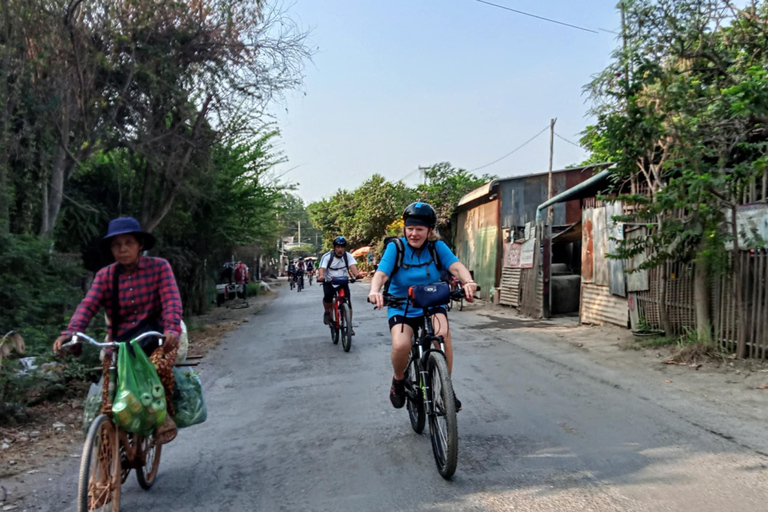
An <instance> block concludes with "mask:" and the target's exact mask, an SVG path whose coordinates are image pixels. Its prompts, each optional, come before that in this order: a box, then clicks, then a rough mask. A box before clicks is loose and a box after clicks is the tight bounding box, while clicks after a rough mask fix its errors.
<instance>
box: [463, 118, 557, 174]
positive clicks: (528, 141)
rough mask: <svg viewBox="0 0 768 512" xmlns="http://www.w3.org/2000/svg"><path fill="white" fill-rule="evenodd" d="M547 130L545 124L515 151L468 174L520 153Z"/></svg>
mask: <svg viewBox="0 0 768 512" xmlns="http://www.w3.org/2000/svg"><path fill="white" fill-rule="evenodd" d="M547 130H549V124H547V126H545V127H544V128H543V129H542V130H541V131H540V132H539V133H537V134H536V135H534V136H533V137H531V138H530V139H528V140H527V141H525V142H523V143H522V144H520V145H519V146H517V147H516V148H515V149H513V150H512V151H510V152H509V153H507V154H506V155H504V156H502V157H501V158H497V159H496V160H494V161H493V162H490V163H487V164H485V165H481V166H480V167H475V168H474V169H470V171H469V172H475V171H479V170H480V169H485V168H486V167H489V166H491V165H493V164H495V163H497V162H501V161H502V160H504V159H505V158H507V157H508V156H512V155H513V154H514V153H516V152H518V151H520V150H521V149H523V148H524V147H525V146H527V145H528V144H529V143H531V142H533V141H534V140H535V139H536V138H537V137H538V136H539V135H541V134H542V133H544V132H545V131H547Z"/></svg>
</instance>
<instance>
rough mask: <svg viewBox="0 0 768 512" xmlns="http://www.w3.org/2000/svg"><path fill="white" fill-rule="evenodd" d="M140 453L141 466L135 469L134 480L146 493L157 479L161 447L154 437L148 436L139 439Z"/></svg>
mask: <svg viewBox="0 0 768 512" xmlns="http://www.w3.org/2000/svg"><path fill="white" fill-rule="evenodd" d="M139 446H140V447H141V448H140V449H141V452H140V454H139V456H140V457H141V465H140V466H139V467H138V468H136V480H138V481H139V485H140V486H141V488H142V489H144V490H145V491H148V490H149V489H150V488H151V487H152V485H154V483H155V478H157V470H158V469H160V454H161V453H162V449H163V445H161V444H159V443H158V442H157V439H155V436H154V435H153V434H150V435H149V436H147V437H143V438H141V443H140V445H139Z"/></svg>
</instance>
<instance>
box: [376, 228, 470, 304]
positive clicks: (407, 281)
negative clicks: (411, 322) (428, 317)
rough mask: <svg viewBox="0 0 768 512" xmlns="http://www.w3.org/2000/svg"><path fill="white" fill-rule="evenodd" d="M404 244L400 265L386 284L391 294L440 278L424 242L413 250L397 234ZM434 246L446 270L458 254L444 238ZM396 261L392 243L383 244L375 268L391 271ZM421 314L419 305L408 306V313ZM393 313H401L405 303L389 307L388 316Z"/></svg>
mask: <svg viewBox="0 0 768 512" xmlns="http://www.w3.org/2000/svg"><path fill="white" fill-rule="evenodd" d="M400 240H402V241H403V244H404V245H405V254H403V264H404V265H403V266H401V267H400V269H398V271H397V272H396V273H395V275H394V276H393V277H392V282H391V284H390V285H389V293H390V294H392V295H394V296H395V297H406V296H408V288H409V287H411V286H418V285H422V284H432V283H437V282H439V281H440V271H439V270H437V264H435V262H434V260H432V255H431V254H430V253H429V248H427V244H424V247H423V248H422V249H421V251H416V250H415V249H413V247H411V246H410V245H408V242H407V241H406V239H405V238H401V239H400ZM435 250H436V251H437V255H438V256H439V258H440V265H441V266H442V268H443V270H448V269H449V268H450V266H451V265H453V264H454V263H456V262H457V261H459V258H457V257H456V255H455V254H453V253H452V252H451V250H450V249H449V248H448V246H447V245H445V242H443V241H442V240H438V241H437V242H435ZM396 261H397V246H395V244H394V243H389V244H387V248H386V250H385V251H384V255H383V256H382V257H381V261H380V262H379V268H378V269H379V270H381V271H382V272H384V273H385V274H387V276H388V277H389V276H391V275H392V271H393V270H394V268H395V262H396ZM427 262H429V265H424V266H421V267H417V266H412V267H410V268H406V267H405V265H419V264H424V263H427ZM423 314H424V310H423V309H421V308H414V307H413V306H409V307H408V317H416V316H421V315H423ZM395 315H405V306H402V307H400V308H389V318H392V317H393V316H395Z"/></svg>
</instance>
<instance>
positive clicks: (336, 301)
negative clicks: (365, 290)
mask: <svg viewBox="0 0 768 512" xmlns="http://www.w3.org/2000/svg"><path fill="white" fill-rule="evenodd" d="M347 300H348V298H347V295H346V294H345V293H344V288H338V289H337V290H336V295H334V297H333V319H334V321H335V322H336V328H337V329H341V315H340V314H339V306H341V305H342V304H344V303H345V302H347Z"/></svg>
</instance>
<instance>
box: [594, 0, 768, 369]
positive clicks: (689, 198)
mask: <svg viewBox="0 0 768 512" xmlns="http://www.w3.org/2000/svg"><path fill="white" fill-rule="evenodd" d="M767 36H768V5H767V4H765V3H762V4H760V5H756V4H753V5H752V6H750V7H748V8H746V9H744V10H739V9H736V8H734V7H733V6H732V5H731V4H730V2H728V1H716V0H675V1H672V0H636V1H633V2H631V3H628V4H627V11H626V25H625V37H626V39H627V41H628V44H627V45H626V47H623V48H621V49H619V50H617V51H616V52H615V54H614V59H613V62H612V64H611V65H610V66H609V67H608V68H607V69H606V70H605V71H603V73H601V74H600V75H598V76H597V77H596V78H595V80H594V81H593V82H592V83H591V84H590V85H589V86H588V90H589V91H590V92H591V93H592V96H593V99H594V100H595V108H594V109H593V112H594V113H595V114H596V116H597V123H596V124H595V125H594V126H591V127H589V128H588V129H587V131H586V134H585V137H584V139H583V141H584V142H585V144H587V145H588V147H590V148H591V149H592V150H593V153H594V154H595V155H599V156H597V158H598V159H608V160H610V161H614V162H616V166H615V167H614V168H613V172H614V177H615V179H616V182H617V184H619V186H620V187H621V186H622V185H624V188H626V187H627V186H628V187H629V191H628V193H624V194H621V195H620V196H619V197H618V199H621V200H623V201H624V202H625V203H628V204H631V205H633V206H634V213H633V214H632V215H629V216H626V217H624V218H622V219H620V220H627V221H633V222H643V223H648V225H649V236H648V237H647V238H644V239H632V240H631V241H630V240H625V241H623V242H622V243H621V244H620V249H619V251H618V252H617V255H616V256H617V257H620V258H628V257H632V256H633V255H636V254H640V253H645V252H646V251H650V253H651V256H650V258H649V259H648V260H647V261H646V262H645V263H644V264H643V267H645V268H652V267H655V266H658V265H662V264H664V263H665V262H667V261H670V260H682V261H690V260H694V261H695V262H696V276H695V280H694V282H695V288H696V292H695V294H694V296H695V299H696V312H697V331H698V336H699V338H700V339H701V340H703V341H706V340H709V339H710V333H711V325H710V321H709V291H708V290H707V283H708V280H709V275H710V274H711V273H713V272H715V273H717V272H725V271H728V267H727V265H726V264H724V262H726V261H727V257H726V254H725V253H726V243H727V242H729V241H731V242H736V243H737V236H736V235H737V233H736V231H735V230H736V225H735V206H736V204H737V203H738V201H739V198H741V197H742V195H743V194H744V191H745V190H746V188H747V187H750V186H754V184H755V183H756V180H757V178H759V177H761V176H762V175H763V173H764V172H765V167H766V153H767V149H768V148H767V147H766V140H767V139H768V128H767V127H768V124H767V123H766V120H768V101H766V98H767V97H768V96H767V95H766V93H765V90H766V86H768V81H767V80H766V73H765V68H766V65H768V50H767V48H768V46H767V45H766V43H768V37H767ZM627 70H629V72H627ZM643 187H647V189H648V194H647V195H645V194H641V193H640V192H642V188H643ZM729 213H730V214H729ZM663 284H664V281H662V301H661V302H662V305H663V304H665V303H666V300H665V296H664V290H665V287H664V286H663ZM740 286H741V283H738V282H737V283H736V287H735V288H736V290H735V294H736V296H737V297H738V299H737V300H739V301H740V300H741V290H740ZM740 310H741V311H742V312H743V307H742V308H740ZM664 313H665V308H663V307H662V314H664ZM664 323H665V325H664V328H665V330H667V332H670V330H671V329H670V326H669V322H668V318H666V319H664ZM744 348H745V345H744V343H743V340H741V339H740V341H739V349H738V352H739V355H740V356H742V355H743V349H744Z"/></svg>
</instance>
